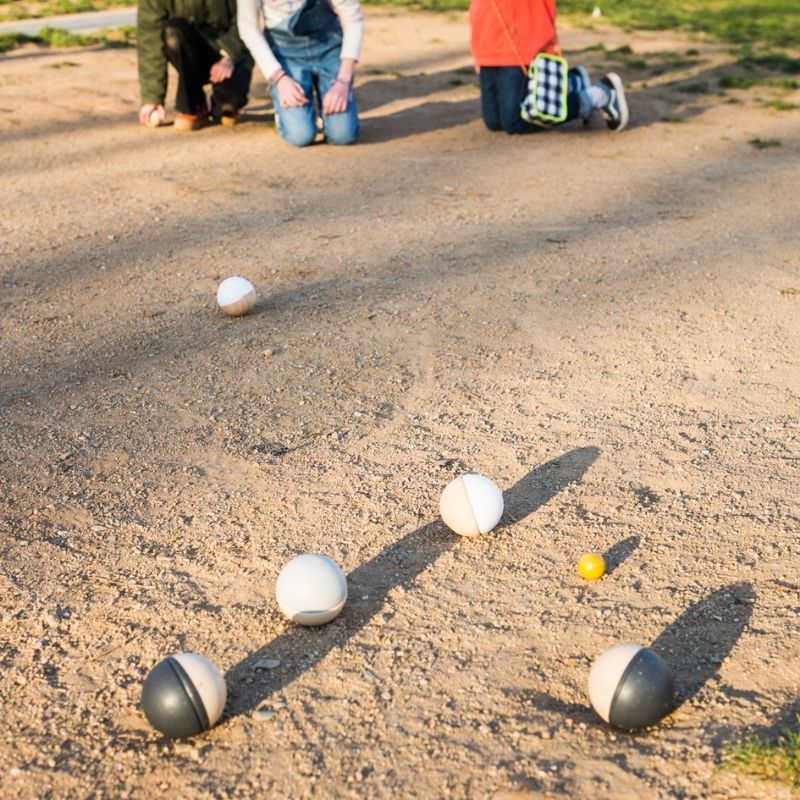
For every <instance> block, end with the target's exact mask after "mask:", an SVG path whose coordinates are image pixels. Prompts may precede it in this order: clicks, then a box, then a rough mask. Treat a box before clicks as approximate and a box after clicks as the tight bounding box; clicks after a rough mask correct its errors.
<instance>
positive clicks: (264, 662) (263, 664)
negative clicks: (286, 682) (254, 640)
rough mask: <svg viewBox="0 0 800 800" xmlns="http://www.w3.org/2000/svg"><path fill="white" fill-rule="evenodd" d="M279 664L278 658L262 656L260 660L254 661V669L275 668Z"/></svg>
mask: <svg viewBox="0 0 800 800" xmlns="http://www.w3.org/2000/svg"><path fill="white" fill-rule="evenodd" d="M280 665H281V660H280V659H279V658H262V659H261V660H260V661H256V665H255V667H254V668H255V669H275V668H276V667H279V666H280Z"/></svg>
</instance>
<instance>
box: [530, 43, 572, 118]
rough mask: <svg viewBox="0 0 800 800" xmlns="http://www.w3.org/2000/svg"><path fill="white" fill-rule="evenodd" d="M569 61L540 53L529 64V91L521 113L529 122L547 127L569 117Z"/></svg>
mask: <svg viewBox="0 0 800 800" xmlns="http://www.w3.org/2000/svg"><path fill="white" fill-rule="evenodd" d="M567 70H568V66H567V60H566V59H565V58H563V57H562V56H555V55H551V54H550V53H538V54H537V55H536V57H535V58H534V59H533V61H531V64H530V66H529V67H528V94H527V96H526V97H525V99H524V100H523V101H522V105H521V106H520V109H519V113H520V115H521V116H522V119H524V120H525V121H526V122H531V123H533V124H534V125H541V126H542V127H547V126H549V125H556V124H558V123H559V122H563V121H564V120H565V119H566V118H567Z"/></svg>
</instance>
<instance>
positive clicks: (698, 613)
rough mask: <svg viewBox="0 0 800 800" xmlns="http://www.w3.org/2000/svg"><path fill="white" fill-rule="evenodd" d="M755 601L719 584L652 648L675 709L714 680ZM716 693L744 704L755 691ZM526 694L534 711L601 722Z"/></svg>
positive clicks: (579, 707)
mask: <svg viewBox="0 0 800 800" xmlns="http://www.w3.org/2000/svg"><path fill="white" fill-rule="evenodd" d="M632 538H635V537H632ZM626 541H629V540H626ZM753 603H755V592H754V591H753V587H752V585H751V584H749V583H746V582H741V583H733V584H729V585H727V586H723V587H721V588H719V589H717V590H716V591H714V592H711V594H708V595H706V596H705V597H703V598H702V599H701V600H698V601H697V602H696V603H693V604H692V605H691V606H689V608H687V609H686V611H684V612H683V614H681V615H680V616H679V617H678V618H677V619H676V620H675V621H674V622H672V623H670V624H669V625H668V626H667V627H666V628H665V629H664V630H663V631H662V632H661V633H660V634H659V635H658V636H657V637H656V639H655V640H654V641H653V643H652V644H651V645H650V648H651V649H652V650H654V651H655V652H656V653H658V655H659V656H661V658H662V659H663V660H664V661H665V662H666V663H667V665H668V666H669V668H670V669H671V670H672V674H673V675H674V676H675V684H676V698H675V708H678V707H679V706H682V705H684V704H685V703H687V702H689V701H690V700H691V699H692V698H693V697H694V696H695V695H696V694H697V693H698V692H699V691H700V690H701V689H702V688H703V687H704V686H705V685H706V684H707V683H709V682H711V681H712V680H714V679H715V678H716V676H717V674H718V673H719V668H720V664H722V662H723V661H724V660H725V659H726V658H727V657H728V656H729V655H730V653H731V652H732V651H733V648H734V647H735V646H736V643H737V642H738V641H739V638H740V637H741V635H742V632H743V631H744V629H745V627H746V626H747V624H748V622H749V621H750V617H751V615H752V613H753ZM720 691H721V692H722V693H723V694H725V695H726V696H736V697H740V698H742V699H744V700H746V701H748V702H755V700H756V699H757V695H756V693H755V692H738V691H736V690H734V689H732V688H730V687H727V688H721V689H720ZM525 696H526V697H528V698H529V699H530V700H531V701H532V702H533V704H534V706H535V707H536V709H537V710H542V711H552V712H557V713H559V714H562V715H564V716H569V717H572V718H573V719H577V720H578V721H580V722H586V723H596V724H598V725H599V724H601V722H600V718H599V717H598V716H597V715H596V714H595V713H594V712H593V711H592V710H591V708H590V706H589V705H588V703H586V704H577V703H566V702H564V701H563V700H560V699H558V698H556V697H553V696H551V695H549V694H547V693H546V692H539V691H532V692H530V693H527V692H526V693H525ZM587 699H588V698H587ZM634 735H635V734H634Z"/></svg>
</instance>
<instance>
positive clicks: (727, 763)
mask: <svg viewBox="0 0 800 800" xmlns="http://www.w3.org/2000/svg"><path fill="white" fill-rule="evenodd" d="M798 723H799V724H800V717H798ZM722 763H723V767H724V768H725V769H730V770H734V771H736V772H742V773H744V774H745V775H752V776H754V777H756V778H759V779H761V780H767V781H777V782H780V783H784V784H787V785H788V786H791V788H792V789H793V790H795V791H797V790H800V730H791V729H789V728H787V729H786V730H784V731H783V733H781V734H780V736H778V738H777V739H775V740H769V739H765V738H762V737H760V736H751V737H750V738H749V739H747V740H745V741H744V742H742V743H741V744H736V745H732V746H730V747H729V748H728V749H727V750H726V751H725V753H724V755H723V762H722Z"/></svg>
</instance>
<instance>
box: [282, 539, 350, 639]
mask: <svg viewBox="0 0 800 800" xmlns="http://www.w3.org/2000/svg"><path fill="white" fill-rule="evenodd" d="M275 597H276V598H277V600H278V605H279V606H280V609H281V611H282V612H283V613H284V614H285V615H286V616H287V617H288V618H289V619H290V620H292V622H296V623H298V624H299V625H324V624H325V623H326V622H330V621H331V620H332V619H335V618H336V617H337V616H338V615H339V612H340V611H341V610H342V608H344V604H345V601H346V600H347V578H346V577H345V574H344V572H342V568H341V567H340V566H339V565H338V564H337V563H336V562H335V561H334V560H333V559H331V558H328V556H323V555H320V554H318V553H304V554H303V555H300V556H296V557H295V558H293V559H292V560H291V561H290V562H289V563H288V564H286V566H285V567H284V568H283V569H282V570H281V574H280V575H278V581H277V583H276V584H275Z"/></svg>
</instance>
